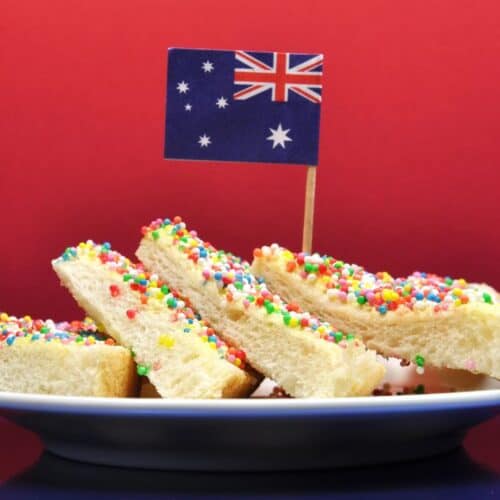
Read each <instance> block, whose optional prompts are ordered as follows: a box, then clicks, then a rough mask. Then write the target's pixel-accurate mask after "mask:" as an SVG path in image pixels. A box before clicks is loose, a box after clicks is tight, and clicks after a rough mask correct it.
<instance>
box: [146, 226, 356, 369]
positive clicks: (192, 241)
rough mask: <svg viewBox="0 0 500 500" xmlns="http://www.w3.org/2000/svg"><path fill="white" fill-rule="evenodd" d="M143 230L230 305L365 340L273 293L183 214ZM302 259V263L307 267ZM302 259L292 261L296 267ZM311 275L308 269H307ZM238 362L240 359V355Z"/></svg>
mask: <svg viewBox="0 0 500 500" xmlns="http://www.w3.org/2000/svg"><path fill="white" fill-rule="evenodd" d="M141 232H142V234H143V236H144V237H146V238H150V239H152V240H153V241H155V242H156V243H157V244H160V245H161V244H162V241H167V242H168V244H169V245H170V244H173V245H174V247H175V248H177V250H178V251H179V252H181V253H182V254H184V256H185V257H186V258H187V259H189V260H190V261H192V262H193V264H194V265H195V266H196V267H197V269H198V270H199V273H200V280H201V285H202V286H204V285H207V284H208V283H213V284H215V286H216V287H217V288H218V290H219V294H220V295H221V298H222V299H223V301H224V302H225V304H226V307H228V308H231V309H232V310H240V311H242V312H244V311H246V310H248V309H251V308H253V309H259V310H261V311H262V313H263V314H265V316H266V317H267V318H269V320H270V321H277V322H280V323H282V324H283V325H285V326H287V327H288V328H292V329H298V330H303V331H305V332H308V333H311V334H312V335H314V336H316V337H318V338H321V339H323V340H326V341H328V342H332V343H336V344H338V345H339V346H340V347H344V348H345V347H347V346H348V344H350V343H352V345H354V346H355V347H360V346H362V343H361V342H360V341H359V340H358V339H355V337H354V335H353V334H345V333H343V332H340V331H337V330H335V329H333V328H332V326H331V325H330V324H328V323H326V322H322V321H320V320H319V319H317V318H316V317H314V316H312V315H310V314H309V313H307V312H303V311H302V310H301V309H300V307H299V306H298V305H297V304H293V303H288V304H287V303H286V302H284V301H283V300H282V299H281V298H280V297H279V296H278V295H274V294H272V293H271V292H270V291H269V290H268V289H267V287H266V285H265V283H264V282H263V281H262V280H259V279H257V278H256V277H255V276H254V275H253V274H252V273H251V271H250V264H249V263H248V262H246V261H243V260H242V259H240V258H239V257H236V256H235V255H233V254H231V253H229V252H224V251H223V250H217V249H216V248H214V247H213V246H212V245H211V244H210V243H208V242H206V241H203V240H201V239H200V238H198V235H197V233H196V232H195V231H188V229H187V228H186V224H185V223H184V222H183V221H182V219H181V218H180V217H175V218H174V219H173V220H170V219H156V220H155V221H153V222H152V223H151V224H150V225H149V226H143V227H142V229H141ZM255 253H256V254H257V255H266V254H267V255H269V254H270V249H269V248H267V247H264V248H263V249H262V250H261V249H256V250H255ZM304 264H305V261H304V260H303V259H302V261H301V265H302V267H304ZM297 265H298V263H296V262H292V263H291V264H290V270H291V271H293V270H294V269H295V268H296V267H297ZM308 269H310V270H311V272H320V271H322V270H323V268H322V267H321V266H318V265H316V264H315V263H312V262H311V263H308ZM306 276H307V273H306ZM235 362H238V357H236V359H235Z"/></svg>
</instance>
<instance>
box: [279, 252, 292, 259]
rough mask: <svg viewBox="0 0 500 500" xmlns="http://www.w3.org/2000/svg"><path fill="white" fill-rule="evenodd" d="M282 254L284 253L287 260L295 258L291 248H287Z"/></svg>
mask: <svg viewBox="0 0 500 500" xmlns="http://www.w3.org/2000/svg"><path fill="white" fill-rule="evenodd" d="M281 255H283V258H284V259H286V260H293V253H292V252H290V250H285V251H284V252H283V253H282V254H281Z"/></svg>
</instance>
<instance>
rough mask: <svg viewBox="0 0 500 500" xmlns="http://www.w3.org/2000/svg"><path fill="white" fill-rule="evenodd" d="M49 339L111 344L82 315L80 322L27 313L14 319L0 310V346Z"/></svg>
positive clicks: (54, 341) (79, 343) (66, 342)
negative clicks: (41, 317) (34, 315)
mask: <svg viewBox="0 0 500 500" xmlns="http://www.w3.org/2000/svg"><path fill="white" fill-rule="evenodd" d="M21 342H23V343H26V342H30V343H31V342H52V343H61V344H76V345H79V346H91V345H94V344H106V345H114V344H115V342H114V340H113V339H112V338H109V337H107V336H106V335H104V334H102V333H100V332H98V330H97V326H96V324H95V323H94V322H93V321H92V320H91V319H90V318H86V319H85V320H84V321H71V322H67V321H64V322H59V323H55V322H54V321H52V320H50V319H48V320H45V321H44V320H41V319H32V318H31V316H24V317H22V318H16V317H15V316H9V315H8V314H7V313H4V312H3V313H0V349H1V348H2V347H4V346H12V345H14V344H16V343H21Z"/></svg>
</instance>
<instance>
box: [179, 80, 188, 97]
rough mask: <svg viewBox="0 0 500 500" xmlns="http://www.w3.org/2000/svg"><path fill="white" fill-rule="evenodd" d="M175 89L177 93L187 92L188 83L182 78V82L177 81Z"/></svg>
mask: <svg viewBox="0 0 500 500" xmlns="http://www.w3.org/2000/svg"><path fill="white" fill-rule="evenodd" d="M177 90H178V91H179V94H185V93H187V91H188V90H189V83H187V82H185V81H184V80H182V82H179V83H178V84H177Z"/></svg>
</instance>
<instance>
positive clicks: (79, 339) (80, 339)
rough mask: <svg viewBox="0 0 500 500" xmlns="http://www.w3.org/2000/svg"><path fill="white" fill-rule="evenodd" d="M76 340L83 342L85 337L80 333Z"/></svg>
mask: <svg viewBox="0 0 500 500" xmlns="http://www.w3.org/2000/svg"><path fill="white" fill-rule="evenodd" d="M40 331H41V330H40ZM75 342H83V337H82V336H81V335H78V337H76V339H75Z"/></svg>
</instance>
